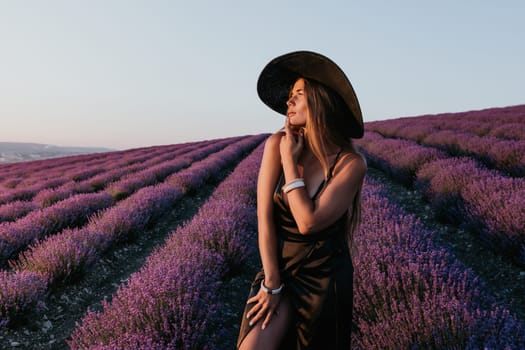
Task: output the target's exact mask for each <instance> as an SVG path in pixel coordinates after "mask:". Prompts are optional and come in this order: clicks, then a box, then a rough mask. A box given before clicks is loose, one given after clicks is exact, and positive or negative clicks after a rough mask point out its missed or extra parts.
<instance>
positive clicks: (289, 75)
mask: <svg viewBox="0 0 525 350" xmlns="http://www.w3.org/2000/svg"><path fill="white" fill-rule="evenodd" d="M298 78H305V79H307V80H315V81H316V82H318V83H321V84H322V85H324V86H326V87H328V88H330V89H331V90H333V91H334V92H335V93H337V94H338V95H339V96H340V97H341V98H342V99H343V101H344V102H345V105H346V107H348V111H349V112H350V113H349V115H348V127H345V129H348V130H345V134H347V135H348V136H350V137H353V138H360V137H363V133H364V129H363V116H362V114H361V108H360V107H359V101H358V100H357V96H356V95H355V92H354V89H353V87H352V84H350V80H348V78H347V76H346V74H345V73H344V72H343V70H342V69H341V68H339V66H338V65H337V64H335V63H334V62H333V61H332V60H331V59H329V58H328V57H326V56H323V55H321V54H318V53H315V52H311V51H295V52H290V53H287V54H284V55H282V56H279V57H276V58H274V59H273V60H271V61H270V63H268V64H267V65H266V67H264V69H263V70H262V72H261V74H260V75H259V79H258V81H257V93H258V94H259V97H260V99H261V100H262V101H263V102H264V103H265V104H266V105H267V106H268V107H270V108H271V109H273V110H274V111H276V112H278V113H280V114H283V115H286V109H287V106H286V101H287V100H288V94H289V92H290V89H291V87H292V85H293V84H294V82H295V81H296V80H297V79H298Z"/></svg>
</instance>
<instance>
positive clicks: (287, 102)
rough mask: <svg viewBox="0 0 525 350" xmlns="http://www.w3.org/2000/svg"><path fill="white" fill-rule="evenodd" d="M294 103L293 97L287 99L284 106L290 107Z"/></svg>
mask: <svg viewBox="0 0 525 350" xmlns="http://www.w3.org/2000/svg"><path fill="white" fill-rule="evenodd" d="M294 103H295V98H294V97H290V98H289V99H288V101H286V105H287V106H291V105H293V104H294Z"/></svg>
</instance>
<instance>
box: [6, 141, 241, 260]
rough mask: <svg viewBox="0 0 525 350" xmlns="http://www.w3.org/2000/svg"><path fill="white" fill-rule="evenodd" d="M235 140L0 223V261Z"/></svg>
mask: <svg viewBox="0 0 525 350" xmlns="http://www.w3.org/2000/svg"><path fill="white" fill-rule="evenodd" d="M237 140H238V138H230V139H226V140H220V141H217V142H210V143H209V144H207V145H205V147H202V148H197V149H193V150H191V151H190V152H188V153H179V154H178V157H176V158H173V159H169V160H167V161H164V162H161V163H158V164H155V165H153V164H150V165H151V166H150V167H148V168H146V169H144V170H142V171H139V172H132V173H130V174H127V175H126V176H124V177H122V178H121V179H120V180H118V181H115V182H110V183H109V184H108V185H107V186H106V188H105V189H104V190H102V191H99V192H96V193H80V194H74V193H70V194H71V196H70V197H69V198H67V199H65V200H62V201H59V202H57V203H55V204H53V205H51V206H49V207H45V208H42V209H39V210H34V211H32V212H30V213H29V214H28V215H26V216H24V217H22V218H20V219H18V220H16V221H14V222H4V223H0V262H5V261H6V260H7V259H9V258H10V257H12V256H13V255H14V254H16V253H17V252H18V251H20V250H21V249H23V248H24V247H26V246H27V245H28V244H29V243H31V242H33V241H34V240H36V239H42V238H44V237H46V236H48V235H50V234H53V233H55V232H58V231H60V230H62V229H64V228H66V227H75V226H79V225H82V224H83V223H85V222H86V221H87V219H88V218H89V216H90V215H92V214H94V213H96V212H97V211H99V210H102V209H104V208H108V207H110V206H112V205H114V204H115V203H116V202H117V201H119V200H122V199H123V198H125V197H127V196H129V195H130V194H132V193H134V192H135V191H137V190H138V189H140V188H142V187H144V186H149V185H153V184H155V183H158V182H159V181H162V180H163V179H165V178H166V177H167V176H169V175H171V174H173V173H175V172H177V171H179V170H180V169H183V168H185V167H187V166H189V165H190V164H192V163H193V162H195V161H198V160H200V159H203V158H204V157H206V156H208V155H210V154H212V153H214V152H217V151H218V150H220V149H222V148H224V147H225V146H226V145H228V144H230V143H233V142H236V141H237ZM182 150H186V148H183V149H182ZM170 158H171V157H170ZM109 172H111V171H109ZM44 191H45V190H44ZM59 193H62V192H59Z"/></svg>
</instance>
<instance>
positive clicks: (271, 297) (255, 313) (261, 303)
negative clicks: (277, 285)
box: [246, 288, 281, 329]
mask: <svg viewBox="0 0 525 350" xmlns="http://www.w3.org/2000/svg"><path fill="white" fill-rule="evenodd" d="M280 302H281V295H280V294H268V293H266V292H265V291H263V290H262V288H261V289H259V292H257V294H256V295H255V296H254V297H252V298H250V299H248V301H247V304H250V303H255V305H254V306H253V307H252V308H251V309H250V311H249V312H248V313H247V314H246V317H247V318H248V319H249V320H250V322H249V323H250V326H252V325H254V324H256V323H257V322H258V321H259V320H260V319H263V324H262V329H265V328H266V327H267V326H268V324H269V323H270V319H271V318H272V316H273V315H274V314H276V315H277V309H278V308H279V304H280Z"/></svg>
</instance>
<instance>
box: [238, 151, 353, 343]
mask: <svg viewBox="0 0 525 350" xmlns="http://www.w3.org/2000/svg"><path fill="white" fill-rule="evenodd" d="M338 156H339V155H338ZM337 159H338V157H336V160H335V161H334V165H335V163H336V162H337ZM334 165H332V167H331V169H330V171H329V177H328V179H327V180H326V181H323V183H321V185H320V186H319V188H318V190H317V192H316V194H315V195H314V197H313V198H312V199H314V200H315V198H316V197H317V196H318V195H319V193H320V192H321V191H322V189H323V188H324V187H325V184H327V183H328V182H329V181H330V178H331V177H332V172H333V168H334ZM283 181H284V179H283V176H281V179H280V181H279V184H278V185H277V188H276V191H275V193H274V215H275V223H276V232H277V235H278V238H279V268H280V271H281V280H282V282H284V284H285V287H284V289H283V293H286V295H287V296H288V297H289V299H290V302H291V304H292V309H293V310H294V314H293V315H292V317H293V320H292V324H291V325H290V328H289V330H288V332H287V334H286V336H285V339H284V342H283V344H282V345H281V347H280V349H287V350H290V349H298V350H299V349H301V350H304V349H309V350H310V349H323V350H331V349H337V350H339V349H345V350H348V349H350V333H351V322H352V308H353V290H352V280H353V266H352V261H351V259H350V254H349V250H348V245H347V243H346V239H345V233H346V222H347V214H346V213H345V214H344V215H343V216H342V217H341V218H339V219H338V220H337V221H336V222H335V223H334V224H332V225H331V226H330V227H328V228H326V229H324V230H322V231H320V232H318V233H313V234H306V235H304V234H300V233H299V230H298V228H297V224H296V222H295V220H294V218H293V216H292V213H291V211H290V208H289V207H288V206H287V205H286V204H285V202H284V200H283V197H282V192H281V186H282V185H283ZM263 279H264V274H263V272H262V271H261V272H259V273H258V274H257V275H256V276H255V279H254V281H253V283H252V285H251V290H250V294H249V298H251V297H253V296H255V295H256V294H257V292H258V291H259V289H260V285H261V281H262V280H263ZM253 305H254V304H249V305H247V306H246V308H245V310H244V314H243V317H242V323H241V329H240V334H239V338H238V341H237V346H239V345H240V344H241V342H242V340H243V339H244V337H246V335H247V334H248V333H249V331H250V329H251V328H253V327H254V326H252V327H250V326H249V324H248V320H247V319H246V314H247V312H248V311H249V310H250V308H251V307H252V306H253Z"/></svg>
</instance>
